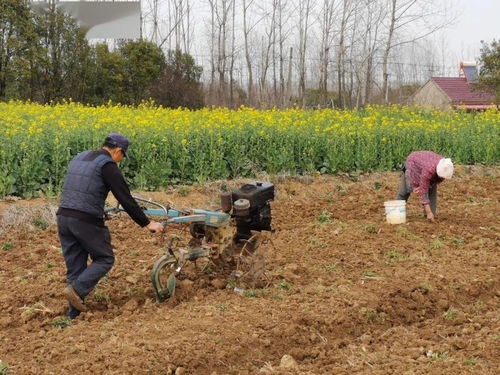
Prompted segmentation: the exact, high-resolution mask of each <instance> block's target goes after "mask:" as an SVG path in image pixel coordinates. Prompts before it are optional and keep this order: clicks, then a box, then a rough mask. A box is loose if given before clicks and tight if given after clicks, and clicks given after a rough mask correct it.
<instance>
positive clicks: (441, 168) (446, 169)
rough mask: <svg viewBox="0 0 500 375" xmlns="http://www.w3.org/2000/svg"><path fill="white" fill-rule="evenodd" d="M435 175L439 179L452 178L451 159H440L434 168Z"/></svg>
mask: <svg viewBox="0 0 500 375" xmlns="http://www.w3.org/2000/svg"><path fill="white" fill-rule="evenodd" d="M436 173H437V175H438V176H439V177H441V178H445V179H447V180H449V179H450V178H451V177H452V176H453V163H452V162H451V159H441V160H440V161H439V163H438V165H437V166H436Z"/></svg>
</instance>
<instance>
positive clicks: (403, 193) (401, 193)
mask: <svg viewBox="0 0 500 375" xmlns="http://www.w3.org/2000/svg"><path fill="white" fill-rule="evenodd" d="M412 191H413V188H412V186H411V181H409V180H408V179H407V178H406V176H405V173H404V172H403V175H402V176H401V183H400V184H399V190H398V195H397V196H396V199H398V200H405V201H407V200H408V198H410V194H411V192H412ZM429 201H430V206H431V211H432V213H433V214H434V215H436V209H437V185H434V186H433V187H431V188H430V189H429ZM424 215H425V210H424Z"/></svg>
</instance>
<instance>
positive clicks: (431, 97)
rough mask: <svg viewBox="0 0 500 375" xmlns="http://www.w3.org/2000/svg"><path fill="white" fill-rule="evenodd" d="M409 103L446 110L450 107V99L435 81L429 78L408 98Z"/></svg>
mask: <svg viewBox="0 0 500 375" xmlns="http://www.w3.org/2000/svg"><path fill="white" fill-rule="evenodd" d="M409 104H416V105H420V106H431V107H436V108H439V109H442V110H447V109H450V108H451V99H450V98H449V97H448V95H446V94H445V93H444V92H443V90H441V89H440V88H439V86H438V85H437V84H436V83H435V82H433V81H431V80H429V81H427V83H426V84H425V85H423V86H422V87H421V88H420V89H419V90H418V91H417V92H416V93H415V94H414V95H413V96H412V97H411V98H410V99H409Z"/></svg>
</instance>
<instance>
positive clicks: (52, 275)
mask: <svg viewBox="0 0 500 375" xmlns="http://www.w3.org/2000/svg"><path fill="white" fill-rule="evenodd" d="M458 169H459V170H458V171H457V173H456V177H455V178H454V179H453V180H452V181H446V182H444V183H443V184H442V185H441V186H440V187H439V203H438V219H437V222H436V223H435V224H431V223H428V222H426V220H425V219H424V218H422V210H421V207H420V204H419V202H418V199H417V198H416V197H411V199H410V202H409V206H408V207H407V213H408V215H407V216H408V217H407V223H406V224H402V225H389V224H387V223H385V219H384V216H383V211H384V209H383V202H384V201H386V200H390V199H393V197H394V195H395V192H396V190H397V187H398V184H399V175H398V174H396V173H384V174H371V175H364V176H358V177H357V178H354V177H351V178H350V177H348V176H344V177H318V178H301V179H284V178H278V177H276V178H273V179H272V180H273V181H274V182H275V184H276V188H277V199H276V200H275V201H274V202H273V204H272V207H273V226H274V228H275V229H276V231H275V232H274V233H273V234H272V236H271V237H272V242H273V243H272V245H271V244H267V245H264V247H265V249H262V250H265V254H267V257H266V259H267V265H266V276H267V284H268V285H267V287H264V288H260V289H252V290H246V292H245V293H243V294H238V293H235V291H234V285H233V284H232V283H231V282H230V280H229V279H228V277H227V272H226V273H223V272H222V273H221V272H217V271H214V272H213V273H210V272H208V271H207V270H205V271H204V272H202V273H199V275H197V277H193V278H192V279H191V280H188V281H184V282H182V283H180V284H181V285H180V287H179V291H178V294H177V295H176V298H174V299H172V300H171V301H168V302H163V303H158V302H156V300H155V297H154V293H153V291H152V287H151V282H150V270H151V267H152V265H153V264H154V262H155V261H156V260H157V259H158V258H159V257H160V256H161V255H162V253H163V251H164V250H162V246H163V243H162V241H161V239H160V236H159V235H151V234H149V233H148V232H147V231H146V230H145V229H141V228H140V227H138V226H137V225H135V224H134V223H133V222H132V221H131V220H130V219H128V218H121V219H114V220H112V221H110V222H108V225H109V227H110V230H111V233H112V240H113V244H114V248H115V253H116V262H115V265H114V267H113V269H112V270H111V272H110V273H109V275H108V276H107V277H105V278H104V279H103V280H102V281H101V282H100V284H99V285H98V287H97V288H96V290H95V291H94V292H93V293H92V294H91V295H89V296H88V297H87V300H86V302H87V305H88V306H89V310H90V311H89V312H87V313H83V314H82V315H81V316H80V317H79V318H78V319H76V320H74V321H73V322H72V324H71V325H70V326H68V327H65V328H60V327H58V326H60V325H63V324H64V323H65V322H64V321H63V320H61V317H63V316H64V315H65V312H66V302H65V300H64V298H63V296H62V290H63V288H64V284H65V266H64V261H63V258H62V255H61V253H60V244H59V242H58V238H57V228H56V227H55V225H52V226H50V227H48V228H47V229H45V230H41V229H34V230H30V231H26V230H22V229H21V230H20V229H15V228H10V229H8V230H6V231H4V232H3V233H2V234H0V248H1V250H0V360H2V361H3V363H4V364H8V365H9V370H8V374H66V373H84V374H174V373H175V374H178V375H179V374H200V375H203V374H208V375H214V374H217V375H222V374H257V373H261V374H467V373H471V374H498V373H499V368H500V359H499V358H500V320H499V319H500V314H499V297H500V291H499V288H498V285H499V284H498V282H499V280H498V276H499V272H498V265H499V257H498V255H499V251H498V249H499V246H498V245H499V233H500V231H499V225H498V223H499V217H500V203H499V199H498V198H499V195H498V191H500V189H499V179H498V175H499V173H498V171H499V170H498V168H489V169H484V168H483V169H481V168H469V167H462V168H458ZM353 180H356V181H353ZM230 185H231V187H232V186H234V187H236V186H237V183H235V182H232V183H230ZM218 191H220V184H219V185H218V184H217V183H213V184H211V185H208V187H198V188H195V187H188V188H182V189H179V190H178V191H177V192H174V193H168V194H167V193H164V192H163V193H161V192H157V193H148V194H146V195H147V196H151V197H153V198H154V199H158V200H162V201H163V202H166V201H167V200H169V201H171V202H175V203H176V205H178V206H193V207H197V208H210V207H212V206H213V205H215V204H216V197H217V195H218ZM181 193H182V194H181ZM8 206H9V205H7V204H4V205H3V209H4V212H5V210H6V209H7V208H8ZM39 226H40V225H39ZM20 228H23V226H22V225H20ZM170 231H171V232H176V231H177V232H178V230H177V229H170ZM284 355H289V356H291V357H293V360H291V361H288V362H286V361H283V362H281V365H280V361H281V359H282V357H283V356H284Z"/></svg>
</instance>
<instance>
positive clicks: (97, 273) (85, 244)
mask: <svg viewBox="0 0 500 375" xmlns="http://www.w3.org/2000/svg"><path fill="white" fill-rule="evenodd" d="M57 227H58V232H59V240H60V241H61V246H62V251H63V255H64V261H65V262H66V269H67V273H66V278H67V281H68V284H70V285H71V286H72V287H73V289H74V290H75V292H77V293H78V294H79V295H80V297H81V298H82V299H84V298H85V297H86V296H87V295H88V294H89V293H90V292H91V291H92V290H93V289H94V288H95V286H96V285H97V283H98V282H99V280H100V279H101V278H102V277H104V275H106V273H107V272H108V271H109V270H110V269H111V267H112V266H113V263H114V262H115V256H114V254H113V248H112V247H111V236H110V234H109V230H108V228H107V227H104V226H102V227H101V226H97V225H94V224H90V223H87V222H84V221H81V220H79V219H76V218H73V217H67V216H61V215H58V216H57ZM89 257H90V259H91V260H92V263H90V264H88V265H87V260H88V258H89Z"/></svg>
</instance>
